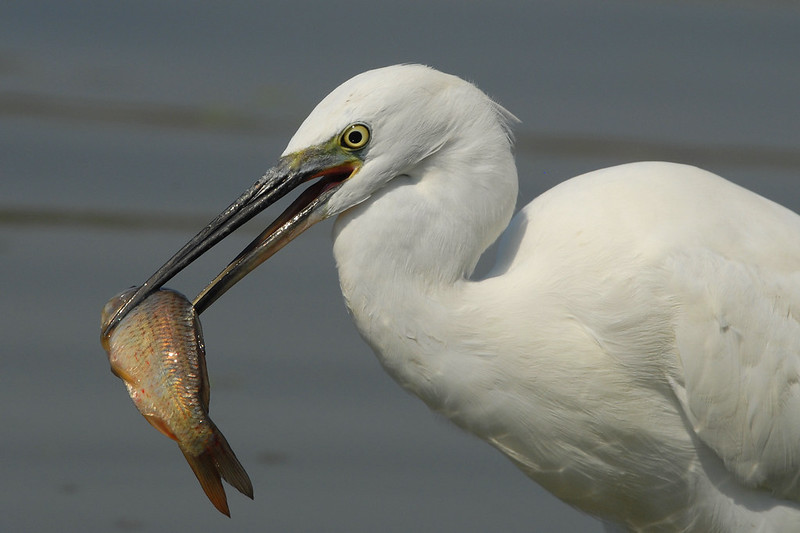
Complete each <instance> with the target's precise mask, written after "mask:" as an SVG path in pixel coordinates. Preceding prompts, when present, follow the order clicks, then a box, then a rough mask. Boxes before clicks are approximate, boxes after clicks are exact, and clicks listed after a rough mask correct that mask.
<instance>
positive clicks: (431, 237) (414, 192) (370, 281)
mask: <svg viewBox="0 0 800 533" xmlns="http://www.w3.org/2000/svg"><path fill="white" fill-rule="evenodd" d="M487 102H488V100H487ZM480 127H481V128H483V129H482V132H480V134H478V135H475V134H470V135H461V136H458V137H451V138H450V140H448V142H446V143H444V144H443V146H442V147H441V148H440V149H439V150H438V151H437V152H435V153H433V154H431V155H429V156H428V157H427V158H425V159H424V160H422V161H420V162H419V163H417V164H416V165H414V166H413V167H412V168H409V169H407V171H406V172H405V173H404V174H402V175H399V176H396V177H394V178H393V179H392V180H390V181H389V182H388V183H387V185H386V186H385V187H384V188H383V189H381V190H379V191H376V192H375V193H374V194H373V195H372V197H371V198H370V201H369V202H364V203H362V204H359V205H357V206H355V207H353V208H351V209H349V210H347V211H345V212H344V213H342V214H341V215H339V217H338V218H337V220H336V224H335V226H334V231H333V240H334V246H333V251H334V257H335V259H336V265H337V268H338V272H339V281H340V284H341V289H342V293H343V295H344V298H345V302H346V304H347V307H348V309H349V311H350V313H351V314H352V316H353V319H354V321H355V323H356V325H357V327H358V330H359V332H360V334H361V335H362V337H363V338H364V339H365V340H366V341H367V342H368V343H369V344H370V345H371V347H372V348H373V349H374V350H375V352H376V353H377V355H378V358H379V359H380V361H381V363H382V364H383V366H384V367H385V368H386V370H387V371H388V372H389V373H390V374H391V376H392V377H393V378H394V379H395V380H396V381H398V383H400V384H401V385H402V386H403V387H404V388H406V389H408V390H410V391H411V392H413V393H415V394H417V395H418V396H420V398H421V399H422V400H423V401H425V402H426V403H427V404H428V405H430V406H431V407H433V408H434V409H437V410H441V409H443V405H442V402H443V401H444V399H443V396H449V397H450V396H453V394H452V393H453V392H454V391H447V390H442V383H441V382H440V381H438V380H436V379H435V378H436V376H437V375H440V373H439V371H438V370H437V368H438V366H439V364H440V357H441V356H442V354H443V353H444V352H448V353H449V352H451V351H452V350H453V349H454V348H455V347H454V346H452V345H449V346H443V345H442V342H443V341H442V340H441V339H452V338H453V336H452V334H451V332H449V331H445V329H446V328H448V327H449V326H448V325H450V324H454V323H455V324H457V323H458V321H453V320H448V317H450V316H451V315H452V314H453V313H454V312H456V313H457V312H459V306H460V305H461V304H462V298H463V293H464V291H465V290H468V288H467V287H468V286H469V285H470V284H471V283H472V281H470V279H469V277H470V275H471V274H472V272H473V270H474V268H475V265H476V264H477V262H478V259H479V258H480V256H481V254H482V253H483V252H484V251H485V250H486V248H487V247H488V246H489V245H490V244H492V243H493V242H494V241H495V240H496V239H497V238H498V237H499V236H500V234H501V233H502V231H503V230H504V229H505V228H506V227H507V226H508V222H509V220H510V218H511V216H512V214H513V210H514V206H515V202H516V197H517V171H516V165H515V163H514V158H513V155H512V152H511V150H510V142H511V140H510V138H509V137H508V134H507V131H506V130H505V127H504V124H502V122H501V120H498V121H496V122H495V124H494V128H486V123H485V122H483V123H482V124H481V126H480ZM468 139H469V141H468ZM476 139H477V140H478V142H476V141H475V140H476Z"/></svg>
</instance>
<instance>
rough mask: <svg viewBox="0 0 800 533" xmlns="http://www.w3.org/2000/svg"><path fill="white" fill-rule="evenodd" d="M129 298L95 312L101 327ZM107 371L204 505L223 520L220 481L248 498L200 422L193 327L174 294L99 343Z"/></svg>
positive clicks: (206, 393)
mask: <svg viewBox="0 0 800 533" xmlns="http://www.w3.org/2000/svg"><path fill="white" fill-rule="evenodd" d="M134 292H135V289H129V290H127V291H125V292H123V293H121V294H119V295H117V296H115V297H114V298H112V299H111V300H110V301H109V302H108V303H107V304H106V306H105V307H104V308H103V316H102V319H101V321H102V325H103V326H105V324H106V322H107V321H108V320H109V319H110V317H112V316H113V315H114V313H115V312H116V310H117V309H119V308H120V307H121V306H122V305H123V304H124V303H125V302H126V301H127V300H128V299H129V298H130V297H131V296H132V295H133V293H134ZM102 344H103V347H104V348H105V349H106V352H107V353H108V360H109V363H110V364H111V371H112V372H113V373H114V374H115V375H117V376H118V377H119V378H121V379H122V380H123V382H124V383H125V386H126V387H127V389H128V394H129V395H130V397H131V399H132V400H133V403H134V405H136V408H137V409H138V410H139V412H140V413H141V414H142V415H143V416H144V417H145V419H147V421H148V422H150V424H152V425H153V427H155V428H156V429H158V430H159V431H160V432H161V433H163V434H164V435H166V436H167V437H169V438H171V439H173V440H175V441H176V442H177V443H178V447H179V448H180V450H181V452H183V455H184V457H185V458H186V460H187V462H188V463H189V466H191V468H192V471H193V472H194V473H195V475H196V476H197V479H198V481H199V482H200V485H201V486H202V487H203V490H204V491H205V493H206V495H207V496H208V498H209V500H211V503H213V504H214V506H215V507H216V508H217V509H219V511H221V512H222V513H224V514H226V515H228V516H230V511H229V509H228V503H227V498H226V495H225V490H224V488H223V487H222V482H221V481H220V478H222V479H225V481H227V482H228V483H230V484H231V485H232V486H233V487H235V488H236V489H237V490H239V491H240V492H241V493H243V494H245V495H246V496H248V497H250V498H252V497H253V486H252V484H251V482H250V479H249V477H248V475H247V473H246V472H245V470H244V468H243V467H242V465H241V464H240V463H239V460H238V459H237V458H236V455H235V454H234V453H233V451H232V450H231V448H230V446H229V445H228V442H227V440H226V439H225V437H224V436H223V435H222V433H221V432H220V431H219V429H217V427H216V425H214V423H213V422H212V421H211V418H209V416H208V404H209V397H210V389H209V385H208V372H207V370H206V362H205V346H204V344H203V333H202V329H201V326H200V320H199V319H198V316H197V313H196V312H195V309H194V307H193V306H192V304H191V302H190V301H189V300H187V299H186V297H184V296H183V295H182V294H180V293H178V292H176V291H173V290H169V289H162V290H159V291H156V292H154V293H153V294H151V295H150V296H148V297H147V298H146V299H145V300H144V301H142V302H141V303H140V304H139V305H137V306H136V307H135V308H134V309H133V310H131V312H130V313H129V314H128V315H127V316H126V317H125V318H124V319H123V320H122V321H121V322H120V323H119V324H117V326H116V327H114V329H112V330H111V331H110V332H109V333H108V334H107V335H106V336H104V337H103V339H102Z"/></svg>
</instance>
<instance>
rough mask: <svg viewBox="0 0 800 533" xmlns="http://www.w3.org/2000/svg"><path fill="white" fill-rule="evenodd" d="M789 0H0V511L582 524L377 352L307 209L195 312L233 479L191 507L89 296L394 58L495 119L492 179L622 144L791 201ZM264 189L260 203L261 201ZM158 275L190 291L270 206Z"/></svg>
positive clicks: (208, 212)
mask: <svg viewBox="0 0 800 533" xmlns="http://www.w3.org/2000/svg"><path fill="white" fill-rule="evenodd" d="M798 54H800V8H798V3H797V2H790V1H783V2H782V1H758V0H752V1H744V0H743V1H726V2H715V1H686V2H668V1H656V0H653V1H622V0H612V1H604V2H595V1H588V0H585V1H584V0H559V1H555V0H551V1H546V0H539V1H531V2H522V1H520V2H509V1H502V0H501V1H497V0H493V1H479V0H473V1H464V2H459V1H455V0H452V1H450V0H426V1H424V2H423V1H410V2H402V3H392V4H390V3H382V2H375V1H364V0H351V1H349V2H346V3H341V2H306V1H297V0H294V1H272V2H252V1H250V2H248V1H243V0H233V1H229V2H224V3H223V2H188V1H177V0H176V1H168V2H161V1H158V2H156V1H137V2H103V1H86V2H64V1H50V2H40V1H13V0H5V1H4V2H3V3H2V5H0V274H1V276H0V279H2V282H0V317H2V321H1V322H0V341H1V342H2V348H0V361H2V366H1V367H0V368H1V372H0V421H2V427H3V428H4V431H3V436H2V438H0V464H1V465H2V466H0V480H1V481H0V491H1V492H2V497H0V530H2V531H9V532H11V531H41V532H50V531H59V532H64V531H80V532H103V531H167V530H170V531H194V532H198V533H199V532H205V531H261V530H264V531H267V530H268V531H280V532H284V531H285V532H294V531H298V532H300V531H321V532H322V531H324V532H348V533H352V532H374V531H381V532H401V531H418V532H450V531H453V532H455V531H458V532H483V531H505V532H533V531H535V532H574V531H588V532H596V531H600V530H601V527H600V524H599V523H598V522H596V521H595V520H593V519H591V518H589V517H586V516H584V515H582V514H580V513H579V512H577V511H574V510H572V509H571V508H569V507H567V506H566V505H564V504H562V503H560V502H559V501H557V500H555V499H554V498H552V497H551V496H549V495H548V494H547V493H545V492H544V491H543V490H541V489H540V488H539V487H538V486H536V485H535V484H534V483H532V482H530V481H529V480H528V479H527V478H526V477H525V476H524V475H522V474H521V473H520V472H518V471H517V469H516V468H515V467H513V466H512V465H511V464H510V463H509V462H508V461H507V460H506V459H504V458H503V457H502V456H501V455H500V454H498V453H497V452H495V451H494V450H492V449H491V448H490V447H489V446H488V445H486V444H484V443H482V442H480V441H478V440H477V439H475V438H472V437H470V436H467V435H465V434H463V433H462V432H461V431H459V430H457V429H455V428H454V427H452V426H451V425H449V424H448V423H447V422H445V421H443V420H441V419H440V418H438V417H437V416H435V415H433V414H430V413H429V411H428V410H427V409H426V408H425V407H424V406H423V405H422V404H421V403H420V402H419V401H418V400H416V399H414V398H412V397H410V396H408V395H407V394H405V393H404V392H403V391H402V390H401V389H400V388H399V387H397V386H396V385H395V384H394V383H392V382H391V381H390V379H389V378H388V377H386V376H385V375H384V373H383V371H382V370H381V368H380V367H379V365H378V363H377V362H376V360H375V359H374V357H373V356H372V354H371V352H370V351H369V349H368V348H367V346H366V345H365V344H364V343H363V342H362V341H361V340H360V339H359V337H358V336H357V334H356V332H355V330H354V328H353V327H352V325H351V324H350V321H349V319H348V317H347V315H346V313H345V309H344V306H343V305H342V302H341V296H340V294H339V292H338V284H337V279H336V274H335V271H334V266H333V261H332V257H331V251H330V240H329V233H330V227H331V226H330V223H327V224H320V225H319V226H317V227H315V228H313V229H312V230H310V231H309V232H308V233H307V234H305V235H303V236H302V238H300V239H298V240H297V241H296V242H294V243H292V244H291V245H290V246H289V247H287V248H286V249H285V250H284V251H282V252H281V253H279V254H278V255H277V256H276V257H274V258H273V259H272V260H270V261H269V262H268V263H266V264H265V265H263V266H262V267H260V268H259V269H258V271H256V272H255V273H253V274H251V275H250V276H249V277H248V278H247V279H246V280H245V281H244V282H242V283H240V284H239V285H237V286H236V287H235V288H234V289H233V290H231V291H230V292H229V293H228V294H227V295H226V296H225V297H224V298H223V299H222V300H221V301H220V302H218V303H217V304H215V305H214V307H213V308H211V309H210V310H208V311H207V312H206V313H204V314H203V326H204V331H205V339H206V343H207V350H208V367H209V372H210V374H211V381H212V404H211V414H212V417H213V418H214V420H215V421H216V422H217V423H218V424H219V426H220V427H221V429H222V430H223V432H224V433H225V435H226V436H227V437H228V440H229V441H230V443H231V445H232V447H233V449H234V450H235V451H236V452H237V454H238V456H239V458H240V459H241V460H242V462H243V464H244V465H245V467H246V468H247V470H248V472H249V474H250V476H251V478H252V480H253V484H254V486H255V494H256V500H255V502H251V501H249V500H247V499H246V498H243V497H241V496H240V495H238V494H237V493H235V491H232V490H229V491H228V492H229V501H230V504H231V511H232V514H233V519H230V520H229V519H227V518H225V517H223V516H222V515H220V514H219V513H217V512H216V511H215V510H214V509H213V507H212V506H211V505H210V504H209V503H208V502H207V501H206V499H205V496H204V495H203V494H202V491H201V489H200V487H199V485H198V483H197V482H196V480H195V479H194V476H193V475H192V473H191V472H190V470H189V468H188V466H187V465H186V463H185V462H184V460H183V458H182V457H181V455H180V453H179V452H178V450H177V449H176V447H175V446H174V444H173V443H171V442H169V441H168V440H167V439H164V438H163V437H162V436H161V435H159V434H157V432H155V431H153V430H152V429H151V428H150V427H149V426H148V424H147V423H146V422H145V420H144V419H142V418H141V416H139V414H138V413H137V412H136V410H135V409H134V407H133V405H132V404H131V402H130V400H129V399H128V397H127V395H126V394H125V390H124V387H123V386H122V383H121V382H120V381H119V380H117V379H116V378H115V377H114V376H112V375H111V374H110V372H109V371H108V364H107V360H106V358H105V355H104V353H103V352H102V350H101V348H100V345H99V342H98V336H99V330H98V321H99V313H100V308H101V306H102V305H103V303H104V302H105V301H106V300H107V299H108V298H109V297H110V296H112V295H113V294H115V293H116V292H118V291H119V290H121V289H122V288H125V287H127V286H130V285H134V284H138V283H141V282H142V281H143V280H144V279H145V278H146V277H147V276H148V275H149V274H150V273H151V272H152V271H153V270H154V269H155V268H156V267H158V266H159V265H160V264H161V263H162V262H163V261H164V260H166V259H167V257H168V256H169V255H171V253H172V252H174V251H175V250H176V249H177V248H178V247H179V246H180V245H182V244H183V243H184V242H185V241H186V240H187V239H188V238H189V237H191V235H193V234H194V233H195V232H196V231H197V230H199V229H200V227H201V226H202V225H203V224H205V222H206V221H207V220H209V219H210V218H211V217H212V216H213V215H215V214H216V213H217V212H218V211H220V210H221V209H222V208H224V207H225V206H227V205H228V203H229V202H230V201H232V200H233V199H234V198H235V197H236V196H237V195H238V194H239V193H240V192H241V191H242V190H243V189H244V188H245V187H246V186H248V185H250V184H251V183H252V182H253V181H254V180H255V179H256V178H257V177H258V176H260V175H261V173H262V172H263V171H264V170H265V169H266V168H268V167H269V166H270V165H271V164H272V163H273V162H274V161H275V160H276V159H277V157H278V155H279V154H280V152H281V151H282V150H283V148H284V146H285V144H286V142H287V141H288V139H289V137H290V136H291V134H292V133H293V132H294V129H295V128H296V127H297V125H299V123H300V121H301V120H302V119H303V118H304V117H305V115H306V114H307V113H308V112H309V111H310V110H311V108H312V107H313V106H314V105H315V104H316V102H317V101H318V100H319V99H320V98H322V97H323V96H324V95H325V94H327V93H328V92H329V91H330V90H331V89H333V88H334V87H335V86H336V85H338V84H339V83H341V82H342V81H344V80H345V79H347V78H349V77H351V76H352V75H354V74H357V73H358V72H361V71H363V70H366V69H369V68H374V67H379V66H384V65H388V64H393V63H400V62H421V63H426V64H430V65H432V66H435V67H436V68H438V69H440V70H443V71H446V72H450V73H453V74H457V75H459V76H462V77H465V78H467V79H470V80H472V81H474V82H475V83H476V84H477V85H478V86H479V87H481V88H482V89H484V90H485V91H487V92H488V93H489V94H490V95H492V96H493V97H494V98H496V99H497V100H498V101H500V102H501V103H502V104H503V105H504V106H506V107H507V108H508V109H509V110H511V111H512V112H513V113H515V114H516V115H517V116H518V117H519V118H520V119H521V121H522V123H521V124H520V125H519V126H518V127H517V140H518V146H517V156H518V164H519V169H520V178H521V189H520V202H521V203H527V202H528V201H530V200H531V199H532V198H534V197H535V196H536V195H537V194H539V193H541V192H542V191H544V190H546V189H547V188H549V187H550V186H552V185H553V184H555V183H558V182H560V181H562V180H564V179H566V178H568V177H571V176H573V175H576V174H579V173H582V172H585V171H588V170H592V169H595V168H599V167H602V166H607V165H612V164H617V163H623V162H627V161H633V160H640V159H667V160H673V161H681V162H686V163H692V164H697V165H700V166H703V167H705V168H707V169H709V170H712V171H714V172H717V173H719V174H721V175H723V176H725V177H727V178H728V179H731V180H733V181H735V182H737V183H740V184H742V185H745V186H746V187H749V188H751V189H754V190H756V191H758V192H760V193H761V194H763V195H765V196H767V197H769V198H772V199H775V200H777V201H779V202H781V203H783V204H785V205H787V206H789V207H791V208H793V209H795V210H798V209H800V182H798V177H800V149H799V148H798V146H800V107H799V106H798V95H800V61H798ZM277 209H278V208H275V209H274V210H273V211H272V213H271V214H273V215H274V213H275V212H277ZM269 216H270V215H269V214H268V215H267V216H266V218H265V217H259V218H258V219H256V220H255V221H253V222H252V223H251V224H250V225H249V226H248V227H246V228H245V229H243V231H241V232H239V233H238V234H237V235H235V236H232V237H230V238H229V239H227V240H226V242H225V243H223V244H221V245H220V246H219V247H218V248H217V249H215V250H214V251H213V252H211V253H209V254H208V255H207V256H206V257H204V258H203V259H202V260H201V261H199V262H198V263H197V264H195V265H193V266H192V267H191V268H190V269H189V270H188V271H186V272H185V273H183V274H182V275H181V276H179V277H178V278H176V279H175V280H173V282H171V283H170V286H172V287H174V288H176V289H178V290H181V291H183V292H185V293H186V294H187V295H189V296H190V297H191V296H194V295H195V294H196V293H197V292H198V291H199V290H200V289H201V288H202V287H203V285H204V284H205V282H207V281H208V280H209V279H210V278H211V277H213V275H215V274H216V273H217V272H218V271H219V269H220V268H222V266H223V265H224V264H226V263H227V261H228V260H230V259H231V258H232V257H233V256H234V255H235V254H236V253H237V252H238V251H239V250H240V249H241V248H242V247H243V246H244V245H245V244H246V243H247V242H248V241H249V239H251V238H252V236H253V235H254V234H255V233H256V232H257V231H258V230H259V229H260V228H262V227H263V226H264V225H265V224H266V223H267V222H266V221H267V220H268V218H269Z"/></svg>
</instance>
